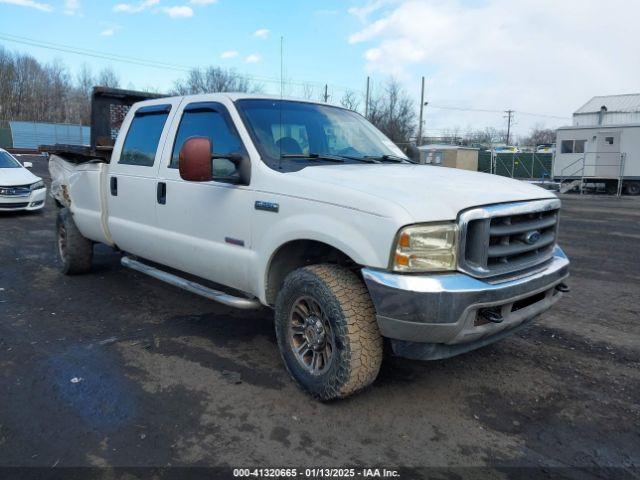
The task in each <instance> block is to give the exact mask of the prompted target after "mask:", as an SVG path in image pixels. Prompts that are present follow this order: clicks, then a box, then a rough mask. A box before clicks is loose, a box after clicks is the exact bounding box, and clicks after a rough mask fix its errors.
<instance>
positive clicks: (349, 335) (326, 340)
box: [275, 265, 383, 400]
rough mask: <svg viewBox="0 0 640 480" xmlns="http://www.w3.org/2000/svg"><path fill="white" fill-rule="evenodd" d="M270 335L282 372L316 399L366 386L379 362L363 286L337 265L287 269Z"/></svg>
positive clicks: (374, 323) (371, 313)
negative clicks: (272, 335)
mask: <svg viewBox="0 0 640 480" xmlns="http://www.w3.org/2000/svg"><path fill="white" fill-rule="evenodd" d="M275 325H276V337H277V339H278V346H279V348H280V353H281V355H282V359H283V360H284V363H285V366H286V367H287V370H288V371H289V373H290V374H291V376H292V377H293V378H294V380H296V382H297V383H298V384H299V385H300V387H301V388H302V389H303V390H305V391H306V392H308V393H310V394H311V395H313V396H314V397H316V398H318V399H320V400H332V399H335V398H340V397H346V396H349V395H351V394H353V393H355V392H357V391H358V390H361V389H363V388H365V387H366V386H368V385H369V384H371V383H372V382H373V381H374V380H375V378H376V377H377V375H378V371H379V370H380V364H381V362H382V350H383V347H382V337H381V335H380V331H379V330H378V324H377V321H376V315H375V309H374V307H373V304H372V302H371V298H370V296H369V292H368V291H367V288H366V286H365V285H364V283H363V282H362V280H360V279H359V278H358V276H357V275H356V274H355V273H353V272H352V271H350V270H348V269H346V268H343V267H340V266H337V265H312V266H308V267H304V268H300V269H298V270H295V271H293V272H292V273H290V274H289V275H288V276H287V278H286V279H285V281H284V285H283V287H282V289H281V291H280V293H279V294H278V299H277V301H276V314H275Z"/></svg>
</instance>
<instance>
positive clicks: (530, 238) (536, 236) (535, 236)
mask: <svg viewBox="0 0 640 480" xmlns="http://www.w3.org/2000/svg"><path fill="white" fill-rule="evenodd" d="M538 240H540V232H539V231H537V230H533V231H531V232H527V233H526V234H525V235H524V241H525V243H528V244H529V245H533V244H534V243H536V242H537V241H538Z"/></svg>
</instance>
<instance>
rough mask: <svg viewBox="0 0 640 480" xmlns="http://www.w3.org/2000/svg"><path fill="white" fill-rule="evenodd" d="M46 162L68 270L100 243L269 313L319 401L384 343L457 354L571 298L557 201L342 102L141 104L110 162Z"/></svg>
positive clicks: (357, 374) (171, 277)
mask: <svg viewBox="0 0 640 480" xmlns="http://www.w3.org/2000/svg"><path fill="white" fill-rule="evenodd" d="M50 164H51V171H52V172H55V174H54V175H53V177H54V178H53V180H54V183H56V184H57V185H58V187H60V188H57V189H56V192H57V194H56V199H57V200H58V202H59V203H61V204H63V205H64V206H65V208H63V209H62V210H61V211H60V213H59V218H58V222H57V229H58V235H57V242H58V254H59V257H60V264H61V266H62V270H63V272H64V273H67V274H77V273H82V272H87V271H88V270H89V269H90V267H91V261H92V251H93V244H94V243H96V242H100V243H104V244H107V245H111V246H113V247H115V248H117V249H119V250H120V251H122V252H123V253H124V255H123V258H122V263H123V265H125V266H127V267H131V268H134V269H136V270H138V271H141V272H144V273H147V274H150V275H152V276H154V277H156V278H158V279H161V280H164V281H167V282H169V283H172V284H174V285H177V286H180V287H182V288H185V289H187V290H190V291H191V292H194V293H198V294H201V295H204V296H206V297H208V298H211V299H214V300H217V301H221V302H223V303H225V304H228V305H233V306H237V307H239V308H259V307H261V306H268V307H272V308H273V309H274V310H275V330H276V337H277V340H278V346H279V348H280V351H281V354H282V358H283V361H284V364H285V366H286V368H287V370H288V371H289V372H290V374H291V376H292V377H293V378H294V379H295V380H296V381H297V382H298V384H299V385H300V386H301V387H302V388H303V389H304V390H306V391H307V392H309V393H311V394H312V395H314V396H315V397H317V398H319V399H322V400H328V399H333V398H337V397H344V396H347V395H350V394H352V393H354V392H356V391H358V390H360V389H362V388H364V387H365V386H367V385H369V384H370V383H371V382H373V380H374V379H375V378H376V376H377V374H378V370H379V367H380V364H381V361H382V356H383V338H386V339H388V340H389V342H390V344H391V347H392V350H393V352H394V353H395V354H397V355H401V356H406V357H410V358H416V359H440V358H446V357H450V356H453V355H457V354H459V353H463V352H467V351H469V350H472V349H474V348H477V347H480V346H483V345H487V344H489V343H491V342H493V341H495V340H498V339H500V338H502V337H504V336H505V335H507V334H509V333H512V332H514V331H515V330H516V329H518V328H519V327H521V326H524V325H525V324H527V323H528V322H529V321H530V320H532V319H533V318H534V317H536V316H537V315H539V314H540V313H542V312H544V311H545V310H547V309H548V308H549V307H551V306H552V305H553V304H554V303H555V302H556V301H558V299H559V298H560V297H561V295H562V292H563V291H566V290H567V287H566V284H565V283H564V281H565V279H566V277H567V276H568V265H569V261H568V260H567V257H566V256H565V255H564V253H563V252H562V250H561V249H560V248H559V247H558V246H557V245H556V239H557V229H558V216H559V208H560V201H559V200H558V199H557V198H556V197H555V196H554V195H553V194H552V193H550V192H548V191H546V190H543V189H541V188H538V187H535V186H532V185H529V184H527V183H524V182H520V181H517V180H512V179H508V178H503V177H499V176H494V175H487V174H482V173H476V172H468V171H463V170H456V169H452V168H445V167H437V166H427V165H416V164H412V162H411V161H410V160H409V159H408V158H407V157H406V156H405V155H404V154H403V153H402V152H401V151H400V150H399V149H398V148H397V147H396V146H395V145H394V144H393V143H392V142H391V141H390V140H389V139H388V138H386V137H385V136H384V135H383V134H382V133H381V132H379V131H378V130H377V129H376V128H375V127H373V126H372V125H371V124H370V123H369V122H368V121H367V120H366V119H365V118H363V117H362V116H361V115H359V114H357V113H355V112H352V111H349V110H346V109H343V108H339V107H334V106H329V105H326V104H319V103H313V102H306V101H293V100H281V99H278V98H269V97H265V96H255V95H247V94H210V95H197V96H187V97H175V98H159V99H154V100H149V101H143V102H139V103H136V104H134V105H133V106H132V107H131V109H130V110H129V112H128V113H127V115H126V117H125V119H124V122H123V123H122V128H121V130H120V133H119V134H118V136H117V140H116V141H115V145H114V147H113V152H112V155H111V157H110V161H109V163H108V164H107V163H104V162H96V161H94V162H84V163H80V164H77V162H76V163H70V162H68V161H66V160H65V159H64V158H63V157H61V156H56V155H53V156H52V158H51V161H50ZM61 172H62V173H61ZM213 284H215V286H213Z"/></svg>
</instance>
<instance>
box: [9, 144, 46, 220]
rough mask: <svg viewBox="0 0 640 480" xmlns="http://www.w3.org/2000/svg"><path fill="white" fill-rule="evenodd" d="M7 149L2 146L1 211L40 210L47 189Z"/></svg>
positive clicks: (26, 164) (26, 163) (26, 165)
mask: <svg viewBox="0 0 640 480" xmlns="http://www.w3.org/2000/svg"><path fill="white" fill-rule="evenodd" d="M31 166H32V164H31V163H29V162H25V164H24V165H22V164H21V163H20V162H19V161H18V160H16V158H15V157H14V156H13V155H11V154H10V153H9V152H7V151H6V150H3V149H1V148H0V211H16V210H40V209H41V208H42V207H44V202H45V198H46V195H47V189H46V187H45V185H44V182H43V181H42V179H41V178H40V177H37V176H36V175H34V174H33V173H31V172H30V171H29V170H27V168H26V167H31Z"/></svg>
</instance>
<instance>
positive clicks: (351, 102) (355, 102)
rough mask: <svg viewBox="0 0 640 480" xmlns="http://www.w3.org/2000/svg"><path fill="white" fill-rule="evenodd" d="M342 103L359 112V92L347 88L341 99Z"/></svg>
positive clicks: (345, 106)
mask: <svg viewBox="0 0 640 480" xmlns="http://www.w3.org/2000/svg"><path fill="white" fill-rule="evenodd" d="M340 105H342V106H343V107H344V108H348V109H349V110H353V111H354V112H357V111H358V108H359V107H360V100H359V99H358V94H357V93H356V92H354V91H353V90H346V91H345V92H344V95H343V96H342V98H341V99H340Z"/></svg>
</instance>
